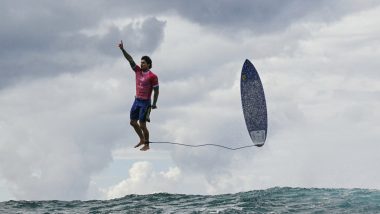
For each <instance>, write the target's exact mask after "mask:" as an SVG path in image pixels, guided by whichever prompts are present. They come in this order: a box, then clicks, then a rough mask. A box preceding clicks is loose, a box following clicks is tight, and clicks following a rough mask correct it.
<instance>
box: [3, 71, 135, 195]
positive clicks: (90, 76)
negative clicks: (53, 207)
mask: <svg viewBox="0 0 380 214" xmlns="http://www.w3.org/2000/svg"><path fill="white" fill-rule="evenodd" d="M114 70H115V71H116V72H115V73H113V74H115V76H113V77H112V76H109V74H110V73H107V72H104V71H103V70H102V69H99V70H97V71H94V70H91V71H88V72H82V73H80V74H64V75H60V76H57V77H55V78H47V79H39V80H38V81H37V80H35V81H33V82H31V83H29V84H25V85H23V86H20V87H14V88H8V89H5V90H2V91H1V96H0V103H1V107H0V109H1V115H0V118H1V119H0V132H1V137H0V142H1V143H0V154H1V155H0V160H1V161H0V162H1V163H0V169H1V170H0V171H1V175H2V176H3V177H4V178H5V179H6V180H7V183H8V184H9V187H10V191H12V193H13V194H14V195H15V197H16V198H18V199H52V198H54V199H66V200H68V199H83V198H85V197H86V192H87V189H88V185H89V181H90V176H91V175H92V174H94V173H96V172H99V171H101V170H102V169H104V168H105V167H107V165H108V164H109V163H110V162H111V161H112V155H111V151H112V148H113V147H114V146H115V145H116V144H117V143H118V142H120V141H123V140H125V139H126V138H128V136H127V135H126V133H125V130H126V129H128V128H129V123H128V118H129V117H128V114H127V113H126V112H128V111H127V110H126V109H128V107H127V106H125V105H126V104H127V103H125V101H124V96H126V94H125V91H127V90H125V89H124V88H123V86H122V85H123V84H121V81H125V82H128V80H124V79H123V78H124V76H123V74H125V72H117V71H120V70H118V69H114ZM117 74H121V76H119V78H117V79H116V76H117ZM129 96H132V95H129ZM101 103H102V104H101Z"/></svg>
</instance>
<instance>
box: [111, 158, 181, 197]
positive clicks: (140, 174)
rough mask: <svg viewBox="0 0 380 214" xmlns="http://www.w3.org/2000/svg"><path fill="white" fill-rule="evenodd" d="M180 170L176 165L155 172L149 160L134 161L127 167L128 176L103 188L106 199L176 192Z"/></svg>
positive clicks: (179, 181)
mask: <svg viewBox="0 0 380 214" xmlns="http://www.w3.org/2000/svg"><path fill="white" fill-rule="evenodd" d="M181 180H182V175H181V170H180V169H179V168H178V167H172V168H169V169H168V171H166V172H165V171H161V172H156V171H155V170H154V167H153V165H152V164H151V163H150V162H147V161H142V162H136V163H134V164H133V166H132V167H131V168H130V169H129V177H128V178H126V179H125V180H123V181H121V182H120V183H118V184H117V185H115V186H112V187H110V188H109V189H107V190H104V191H105V193H106V195H107V198H108V199H113V198H119V197H123V196H125V195H129V194H150V193H157V192H176V191H178V188H179V187H180V186H181Z"/></svg>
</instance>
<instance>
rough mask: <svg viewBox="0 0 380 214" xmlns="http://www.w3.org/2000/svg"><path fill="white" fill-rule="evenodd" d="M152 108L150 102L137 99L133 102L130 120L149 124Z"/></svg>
mask: <svg viewBox="0 0 380 214" xmlns="http://www.w3.org/2000/svg"><path fill="white" fill-rule="evenodd" d="M150 108H151V102H150V100H143V99H139V98H135V101H134V102H133V105H132V108H131V112H130V119H131V120H139V121H141V122H146V121H148V122H149V121H150V120H149V113H150Z"/></svg>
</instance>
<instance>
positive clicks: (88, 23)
mask: <svg viewBox="0 0 380 214" xmlns="http://www.w3.org/2000/svg"><path fill="white" fill-rule="evenodd" d="M375 4H379V3H378V2H376V1H371V0H363V1H353V0H346V1H343V0H340V1H339V0H337V1H327V0H320V1H302V0H287V1H282V0H255V1H245V0H241V1H230V0H219V1H212V0H203V1H196V2H194V1H187V0H178V1H177V0H166V1H163V0H162V1H148V0H142V1H121V0H120V1H117V0H115V1H89V0H83V1H70V0H67V1H47V0H39V1H33V2H30V1H11V0H5V1H1V2H0V29H1V34H0V57H1V58H0V89H1V88H4V87H6V86H7V85H10V84H14V83H17V82H20V81H21V80H28V79H30V78H38V77H45V76H50V75H53V76H54V75H57V74H60V73H62V72H80V71H82V70H84V69H87V68H90V67H91V66H96V65H99V64H101V63H103V62H105V61H106V60H108V59H109V58H110V57H111V58H112V57H119V56H118V54H120V53H119V52H118V50H117V49H116V48H115V45H116V44H115V43H117V42H118V41H119V40H121V39H123V40H124V41H125V43H126V47H128V49H129V50H131V51H133V52H134V53H142V54H150V53H152V52H153V51H154V50H155V49H156V48H157V47H158V46H159V45H160V43H161V42H162V40H163V37H164V33H163V32H164V31H163V29H164V27H165V22H164V21H160V20H158V19H156V18H147V19H145V20H144V21H142V22H141V23H136V22H135V23H134V24H130V25H127V26H125V27H124V28H123V29H120V26H114V27H112V26H110V27H109V29H108V31H107V33H106V34H105V35H101V36H100V35H96V36H88V35H85V34H83V33H80V32H82V31H83V30H85V29H96V28H97V27H99V26H100V24H101V23H102V22H103V21H105V20H112V19H114V18H130V19H132V20H137V19H138V20H141V17H156V16H159V15H162V14H168V13H171V14H177V15H179V16H181V17H183V18H185V19H188V20H190V21H191V22H195V23H198V24H199V25H201V26H204V27H206V28H208V30H214V31H216V32H223V33H226V35H234V34H236V33H237V34H238V33H240V32H248V33H250V34H252V33H253V34H265V33H273V32H278V31H281V30H284V29H286V28H287V27H289V26H290V25H291V24H292V23H295V22H298V21H301V20H307V21H322V22H325V21H332V20H336V19H339V18H340V17H342V16H343V15H345V14H348V13H351V12H353V11H358V10H361V9H365V8H368V7H371V6H373V5H375Z"/></svg>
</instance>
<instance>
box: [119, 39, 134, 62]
mask: <svg viewBox="0 0 380 214" xmlns="http://www.w3.org/2000/svg"><path fill="white" fill-rule="evenodd" d="M119 48H120V50H121V51H122V52H123V55H124V57H125V58H126V59H127V60H128V62H129V64H130V65H131V67H132V69H134V68H135V67H136V63H135V61H133V58H132V56H131V55H129V53H128V52H127V51H125V50H124V45H123V40H121V41H120V44H119Z"/></svg>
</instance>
